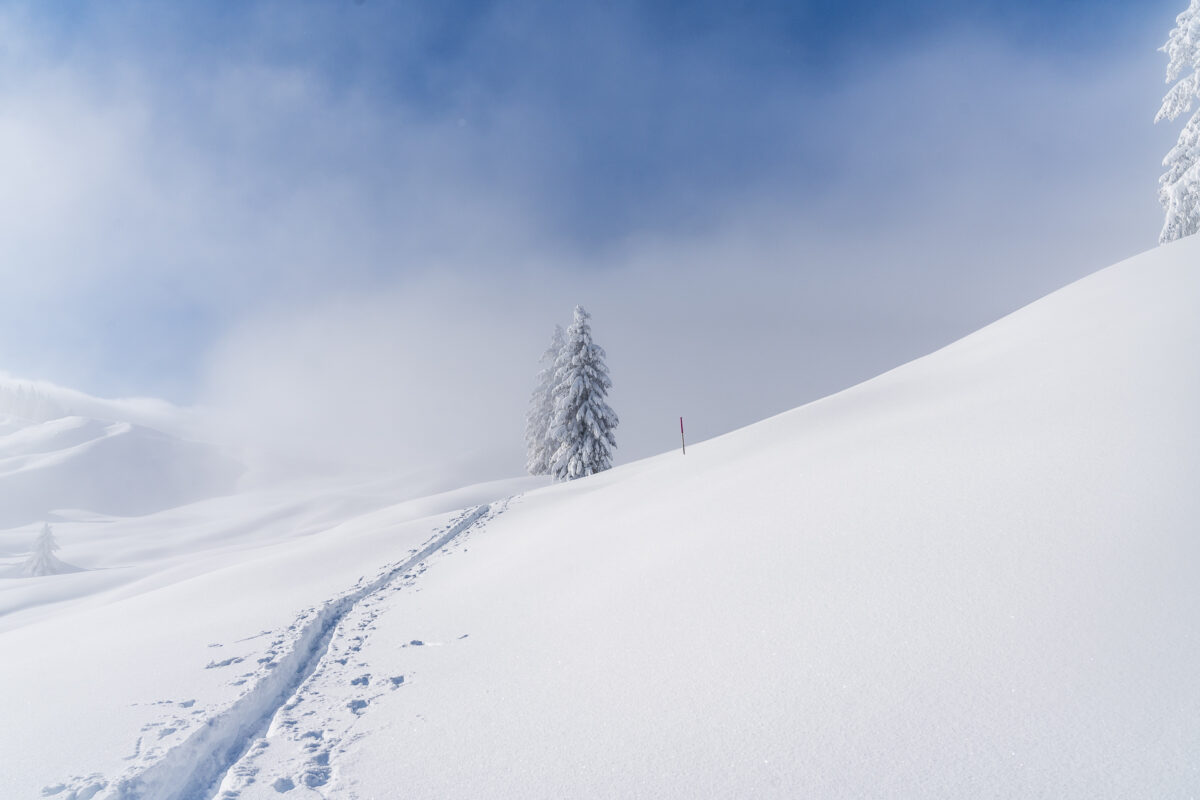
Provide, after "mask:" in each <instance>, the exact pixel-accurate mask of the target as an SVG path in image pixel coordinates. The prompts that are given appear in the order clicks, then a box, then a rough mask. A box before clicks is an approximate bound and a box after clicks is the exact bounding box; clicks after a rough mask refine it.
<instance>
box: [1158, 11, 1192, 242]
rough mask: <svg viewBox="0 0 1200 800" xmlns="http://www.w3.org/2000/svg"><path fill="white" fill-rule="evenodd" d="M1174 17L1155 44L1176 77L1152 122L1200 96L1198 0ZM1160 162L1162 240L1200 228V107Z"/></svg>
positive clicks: (1170, 78) (1171, 75) (1169, 72)
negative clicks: (1159, 42)
mask: <svg viewBox="0 0 1200 800" xmlns="http://www.w3.org/2000/svg"><path fill="white" fill-rule="evenodd" d="M1175 23H1176V24H1175V28H1173V29H1172V30H1171V33H1170V35H1169V37H1168V39H1167V43H1166V44H1164V45H1163V46H1162V47H1161V48H1159V49H1160V50H1161V51H1162V52H1164V53H1166V54H1167V57H1168V58H1169V59H1170V63H1169V64H1168V65H1167V83H1171V82H1172V81H1177V82H1176V83H1175V85H1174V86H1172V87H1171V89H1170V91H1168V92H1167V95H1166V97H1164V98H1163V102H1162V107H1161V108H1160V109H1159V111H1158V115H1157V116H1156V117H1155V118H1154V121H1155V122H1156V123H1157V122H1160V121H1162V120H1170V121H1174V120H1175V119H1177V118H1178V117H1180V116H1182V115H1184V114H1187V113H1189V112H1190V111H1191V110H1192V107H1193V106H1194V105H1195V102H1196V98H1197V97H1200V0H1191V3H1190V5H1189V6H1188V8H1187V10H1186V11H1184V12H1183V13H1182V14H1180V15H1179V16H1178V17H1176V20H1175ZM1189 71H1190V74H1188V75H1186V76H1185V77H1184V78H1182V79H1180V78H1179V76H1180V75H1181V74H1183V73H1184V72H1189ZM1163 166H1164V167H1166V168H1167V171H1166V172H1165V173H1163V175H1162V177H1161V178H1159V192H1158V199H1159V202H1160V203H1162V206H1163V209H1164V210H1165V211H1166V221H1165V222H1164V224H1163V229H1162V233H1161V234H1159V241H1160V242H1161V243H1163V244H1166V243H1167V242H1172V241H1175V240H1176V239H1182V238H1183V237H1185V236H1191V235H1192V234H1194V233H1196V232H1197V231H1200V111H1197V112H1196V114H1194V115H1193V116H1192V118H1191V119H1190V120H1188V122H1187V124H1186V125H1184V126H1183V130H1182V131H1181V132H1180V134H1179V141H1178V142H1177V143H1176V145H1175V147H1173V148H1172V149H1171V151H1170V152H1169V153H1167V156H1166V158H1164V159H1163Z"/></svg>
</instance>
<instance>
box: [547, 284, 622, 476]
mask: <svg viewBox="0 0 1200 800" xmlns="http://www.w3.org/2000/svg"><path fill="white" fill-rule="evenodd" d="M591 316H592V315H591V314H589V313H588V312H587V311H584V309H583V306H575V321H574V322H572V323H571V327H569V328H567V341H566V342H565V343H564V344H563V346H562V349H561V350H560V351H559V353H558V359H557V361H556V362H555V365H554V372H555V386H554V424H553V425H552V426H551V429H550V435H551V436H552V437H553V438H554V439H556V440H557V441H558V442H559V445H558V449H557V450H556V451H555V452H554V455H553V456H552V457H551V458H550V473H551V474H552V475H553V476H554V479H555V480H559V481H569V480H574V479H575V478H582V477H585V476H587V475H592V474H594V473H597V472H601V471H603V470H606V469H608V468H609V467H611V466H612V451H613V450H614V449H615V448H616V446H617V439H616V436H615V435H614V434H613V429H614V428H616V427H617V422H618V420H617V414H616V412H615V411H613V410H612V409H611V408H609V406H608V403H607V402H606V401H605V397H607V396H608V390H609V389H610V388H612V381H611V380H610V379H609V377H608V367H607V366H606V365H605V363H604V348H602V347H600V346H599V345H598V344H595V343H593V342H592V328H591V326H590V325H588V319H590V318H591Z"/></svg>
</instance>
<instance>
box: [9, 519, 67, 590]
mask: <svg viewBox="0 0 1200 800" xmlns="http://www.w3.org/2000/svg"><path fill="white" fill-rule="evenodd" d="M56 550H58V542H57V541H55V539H54V532H53V531H51V530H50V525H49V524H43V525H42V532H41V533H39V534H38V537H37V539H35V540H34V542H33V552H32V553H31V554H30V555H29V558H28V559H26V560H25V563H23V564H21V566H20V567H19V568H18V572H19V574H21V575H23V576H26V577H30V578H34V577H39V576H42V575H61V574H62V573H64V572H79V567H76V566H72V565H71V564H67V563H65V562H63V561H59V560H58V557H57V556H55V555H54V551H56Z"/></svg>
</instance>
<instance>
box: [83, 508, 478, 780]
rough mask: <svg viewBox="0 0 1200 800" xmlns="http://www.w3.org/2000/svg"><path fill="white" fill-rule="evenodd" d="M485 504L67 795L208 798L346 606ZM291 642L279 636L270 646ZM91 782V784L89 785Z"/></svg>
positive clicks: (467, 522)
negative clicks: (156, 746) (151, 751)
mask: <svg viewBox="0 0 1200 800" xmlns="http://www.w3.org/2000/svg"><path fill="white" fill-rule="evenodd" d="M492 508H493V504H484V505H481V506H478V507H476V508H474V509H472V510H470V511H466V512H464V513H463V514H462V515H461V516H460V517H459V518H458V519H457V520H455V521H454V522H452V523H451V524H450V526H449V527H448V528H447V529H446V530H445V531H443V532H442V533H440V534H439V535H438V536H436V538H434V539H433V540H432V541H431V542H429V543H428V544H427V545H426V546H425V547H424V548H422V549H421V550H420V551H418V552H417V553H415V554H414V555H412V556H411V557H410V558H408V559H407V560H405V561H404V562H402V563H400V564H399V565H397V566H394V567H390V568H388V569H386V570H385V571H384V572H383V573H382V574H380V575H379V576H378V577H376V578H375V579H374V580H372V581H370V582H369V583H367V584H365V585H361V586H359V587H357V588H355V589H353V590H351V591H350V592H348V593H347V594H345V595H343V596H341V597H339V598H336V599H334V600H331V601H329V602H327V603H326V604H325V605H324V606H322V607H320V608H318V609H311V610H309V611H308V612H306V613H305V614H304V615H302V616H301V618H300V619H298V620H297V621H296V622H295V623H293V624H292V625H291V626H290V627H289V628H288V631H289V632H290V637H291V642H290V649H288V651H287V653H286V654H284V655H282V656H280V657H277V658H276V659H275V660H274V661H273V662H271V663H268V664H267V665H266V667H267V669H266V670H265V672H264V674H263V675H262V677H261V678H260V680H259V681H258V683H257V684H256V685H255V686H254V688H252V689H251V690H250V691H248V692H246V693H245V694H243V695H242V696H241V697H240V698H238V699H237V700H236V701H235V702H234V703H233V704H232V705H231V706H229V707H228V708H226V709H225V710H224V711H222V712H220V713H218V714H216V715H215V716H212V717H210V718H209V719H207V720H206V721H205V722H204V723H203V724H202V725H201V726H200V727H199V728H198V729H197V730H196V731H195V732H194V733H193V734H192V735H191V736H189V737H188V738H187V739H185V740H184V741H183V742H181V743H180V744H178V745H177V746H175V747H174V748H172V749H171V750H169V751H167V752H166V753H165V754H164V755H163V756H162V757H161V758H159V759H158V760H157V761H155V762H154V763H151V764H149V765H145V764H143V765H139V766H138V767H135V768H134V770H133V772H132V774H127V775H126V776H124V777H121V778H119V779H117V780H116V781H114V782H113V783H112V784H111V785H109V786H104V785H101V786H100V787H98V788H97V787H96V784H95V783H93V784H92V786H91V787H87V788H83V787H80V788H82V789H83V791H82V793H81V792H80V791H79V790H76V792H73V793H72V794H71V796H79V797H83V796H87V797H92V796H94V795H96V794H97V792H98V791H103V790H104V789H106V788H107V789H108V791H107V792H106V793H105V794H102V795H99V797H100V798H102V800H208V798H211V797H213V795H214V794H215V793H216V792H217V791H218V788H219V786H220V784H221V781H222V779H223V777H224V775H225V773H226V772H228V771H229V769H230V768H231V767H232V766H233V765H234V764H236V763H237V762H238V760H239V759H240V758H241V757H242V756H243V755H244V754H245V753H246V752H247V750H248V749H249V748H250V747H251V745H252V744H253V743H254V742H255V741H256V740H257V739H259V738H260V737H261V736H263V735H264V734H265V733H266V731H267V729H268V728H269V726H270V723H271V720H272V719H273V718H274V717H275V714H276V713H277V712H278V711H279V710H280V709H281V708H283V707H285V706H286V705H287V704H288V702H289V700H290V698H291V697H292V696H293V695H294V694H295V693H296V691H297V690H298V689H299V688H300V687H301V686H302V685H303V684H304V682H305V681H306V680H307V679H308V678H309V676H310V675H312V673H313V672H314V671H315V670H316V669H317V667H318V666H319V665H320V663H321V660H322V659H323V658H324V657H325V655H326V652H327V650H328V648H329V643H330V640H331V639H332V637H333V635H334V632H335V631H336V630H337V628H338V625H339V624H340V623H341V622H342V620H343V619H344V618H345V617H346V615H347V613H349V611H350V610H351V609H353V608H354V606H355V605H356V604H358V603H359V602H360V601H362V600H363V599H364V598H366V597H368V596H370V595H372V594H374V593H376V592H379V591H380V590H382V589H384V588H385V587H387V586H388V584H390V583H391V582H392V581H393V580H395V579H396V578H397V577H400V576H404V575H406V574H407V573H409V571H410V570H412V569H414V568H416V567H417V566H418V565H420V563H421V562H422V561H424V560H425V559H427V558H429V557H430V556H432V555H433V554H434V553H436V552H437V551H439V550H441V549H442V548H443V547H445V546H446V545H447V544H449V543H450V542H451V541H452V540H453V539H454V538H455V537H457V536H459V535H460V534H462V533H463V532H464V531H466V530H467V529H468V528H470V527H471V526H472V525H474V524H476V523H477V522H478V521H479V520H481V519H483V518H484V517H485V516H486V515H488V514H489V513H491V512H492ZM276 645H278V646H281V647H289V645H288V644H286V643H285V642H284V641H278V642H276V643H274V645H273V647H274V646H276ZM89 789H90V791H89Z"/></svg>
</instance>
